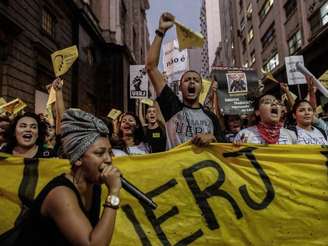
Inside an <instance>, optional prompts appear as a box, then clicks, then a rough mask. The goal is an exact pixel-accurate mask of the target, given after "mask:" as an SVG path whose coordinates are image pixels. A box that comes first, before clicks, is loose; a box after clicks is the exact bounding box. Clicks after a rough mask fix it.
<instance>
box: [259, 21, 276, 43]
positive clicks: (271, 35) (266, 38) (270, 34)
mask: <svg viewBox="0 0 328 246" xmlns="http://www.w3.org/2000/svg"><path fill="white" fill-rule="evenodd" d="M274 37H275V30H274V23H272V24H271V26H270V27H269V29H268V30H267V31H266V33H265V34H264V35H263V36H262V38H261V42H262V48H263V49H264V48H265V47H267V46H268V45H269V44H270V43H271V41H272V40H273V39H274Z"/></svg>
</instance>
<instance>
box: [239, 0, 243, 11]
mask: <svg viewBox="0 0 328 246" xmlns="http://www.w3.org/2000/svg"><path fill="white" fill-rule="evenodd" d="M243 2H244V0H239V11H242V9H243Z"/></svg>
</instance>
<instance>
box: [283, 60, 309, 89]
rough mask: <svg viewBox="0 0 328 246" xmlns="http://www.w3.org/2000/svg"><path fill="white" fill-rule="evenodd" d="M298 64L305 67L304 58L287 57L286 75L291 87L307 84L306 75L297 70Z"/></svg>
mask: <svg viewBox="0 0 328 246" xmlns="http://www.w3.org/2000/svg"><path fill="white" fill-rule="evenodd" d="M296 63H300V64H302V65H304V59H303V56H287V57H285V64H286V73H287V79H288V84H289V85H298V84H306V80H305V77H304V75H303V74H302V73H301V72H300V71H298V69H297V68H296Z"/></svg>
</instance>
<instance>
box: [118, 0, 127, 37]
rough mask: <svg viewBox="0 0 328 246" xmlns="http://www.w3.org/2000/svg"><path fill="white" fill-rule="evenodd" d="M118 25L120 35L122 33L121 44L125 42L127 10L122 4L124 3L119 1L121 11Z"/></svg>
mask: <svg viewBox="0 0 328 246" xmlns="http://www.w3.org/2000/svg"><path fill="white" fill-rule="evenodd" d="M120 12H121V13H120V24H121V33H122V42H123V43H125V42H126V28H125V25H126V20H127V9H126V6H125V4H124V1H121V11H120Z"/></svg>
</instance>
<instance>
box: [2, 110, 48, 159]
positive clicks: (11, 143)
mask: <svg viewBox="0 0 328 246" xmlns="http://www.w3.org/2000/svg"><path fill="white" fill-rule="evenodd" d="M24 117H31V118H33V119H35V120H36V122H37V124H38V138H37V139H36V142H35V144H36V145H38V146H39V147H42V146H43V145H44V143H45V141H46V136H47V126H46V124H45V122H44V121H42V120H41V118H40V116H39V115H37V114H35V113H31V112H26V113H24V114H22V115H18V116H16V117H15V118H14V120H13V121H12V122H11V123H10V126H9V127H8V128H7V130H6V132H5V135H4V136H5V141H6V143H7V145H6V149H7V151H8V152H10V153H11V152H12V151H13V149H14V148H15V147H16V145H17V139H16V137H15V131H16V125H17V122H18V121H19V120H20V119H22V118H24Z"/></svg>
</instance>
